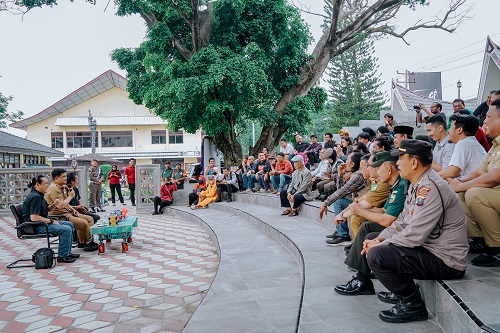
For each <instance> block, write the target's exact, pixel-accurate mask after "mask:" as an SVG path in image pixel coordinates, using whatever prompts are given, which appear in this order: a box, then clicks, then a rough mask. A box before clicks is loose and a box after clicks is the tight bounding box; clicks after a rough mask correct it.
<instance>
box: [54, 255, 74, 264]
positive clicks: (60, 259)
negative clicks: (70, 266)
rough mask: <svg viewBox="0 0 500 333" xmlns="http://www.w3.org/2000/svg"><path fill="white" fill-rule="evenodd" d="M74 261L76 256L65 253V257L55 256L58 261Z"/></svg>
mask: <svg viewBox="0 0 500 333" xmlns="http://www.w3.org/2000/svg"><path fill="white" fill-rule="evenodd" d="M75 261H76V258H73V257H71V256H69V255H67V256H66V257H57V262H60V263H71V262H75Z"/></svg>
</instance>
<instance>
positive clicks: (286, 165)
mask: <svg viewBox="0 0 500 333" xmlns="http://www.w3.org/2000/svg"><path fill="white" fill-rule="evenodd" d="M275 169H276V171H283V172H282V173H284V174H285V175H289V176H291V175H292V173H293V168H292V163H290V161H288V160H283V162H281V163H280V162H276V167H275Z"/></svg>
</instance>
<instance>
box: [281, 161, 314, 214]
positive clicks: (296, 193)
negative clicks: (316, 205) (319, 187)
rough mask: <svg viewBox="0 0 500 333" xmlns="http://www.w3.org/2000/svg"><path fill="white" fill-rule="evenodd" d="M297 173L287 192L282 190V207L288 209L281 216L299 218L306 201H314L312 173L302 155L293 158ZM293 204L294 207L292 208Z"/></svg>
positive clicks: (293, 174) (293, 176)
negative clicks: (300, 210) (300, 209)
mask: <svg viewBox="0 0 500 333" xmlns="http://www.w3.org/2000/svg"><path fill="white" fill-rule="evenodd" d="M292 162H293V166H294V168H295V171H294V172H293V173H292V181H291V182H290V186H288V189H287V190H281V192H280V199H281V207H286V209H285V210H284V211H283V213H281V215H288V216H297V215H299V208H300V205H302V203H304V202H305V201H311V200H313V196H312V193H311V179H312V177H311V171H309V169H307V168H306V167H305V165H304V158H303V157H302V156H300V155H295V156H294V157H293V158H292ZM290 202H291V203H293V207H291V206H290Z"/></svg>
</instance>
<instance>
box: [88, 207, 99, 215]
mask: <svg viewBox="0 0 500 333" xmlns="http://www.w3.org/2000/svg"><path fill="white" fill-rule="evenodd" d="M89 213H92V214H96V213H97V211H96V210H95V209H94V208H90V210H89Z"/></svg>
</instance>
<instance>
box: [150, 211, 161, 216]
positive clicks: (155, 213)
mask: <svg viewBox="0 0 500 333" xmlns="http://www.w3.org/2000/svg"><path fill="white" fill-rule="evenodd" d="M152 215H160V213H158V212H157V211H154V212H153V214H152Z"/></svg>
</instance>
